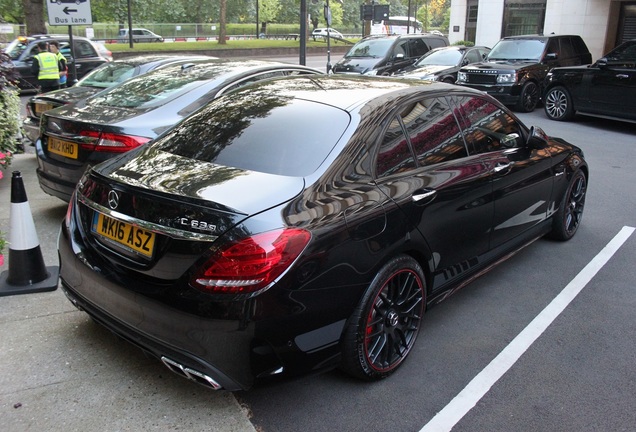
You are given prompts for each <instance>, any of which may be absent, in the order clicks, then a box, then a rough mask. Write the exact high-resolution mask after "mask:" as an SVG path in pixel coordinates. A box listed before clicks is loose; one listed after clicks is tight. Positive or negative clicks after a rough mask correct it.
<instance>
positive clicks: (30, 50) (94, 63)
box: [5, 35, 108, 90]
mask: <svg viewBox="0 0 636 432" xmlns="http://www.w3.org/2000/svg"><path fill="white" fill-rule="evenodd" d="M51 40H57V41H58V42H59V43H60V52H61V53H62V54H63V55H64V57H66V61H67V63H68V70H69V77H68V82H69V84H71V83H73V82H74V81H76V80H77V79H80V78H82V77H83V76H84V75H86V74H87V73H89V72H90V71H92V70H93V69H95V68H96V67H99V66H101V65H102V64H104V63H106V62H107V61H108V60H106V59H105V58H104V57H102V56H100V55H99V51H98V49H97V47H96V46H95V44H93V42H92V41H91V40H90V39H86V38H84V37H81V36H73V45H74V52H75V57H73V56H72V55H71V47H70V43H69V38H68V35H36V36H29V37H26V36H19V37H18V38H17V39H15V40H13V41H12V42H11V43H10V44H9V46H8V47H7V48H6V49H5V52H6V53H7V54H9V56H10V57H11V61H13V64H14V65H15V68H16V70H17V71H18V72H19V73H20V80H19V81H18V87H19V88H20V89H22V90H36V89H37V88H38V80H37V77H36V76H33V74H32V73H31V65H32V64H33V57H34V56H35V55H36V54H37V53H38V49H37V45H38V42H40V41H45V42H48V41H51ZM73 64H74V65H75V67H73ZM73 71H75V75H73Z"/></svg>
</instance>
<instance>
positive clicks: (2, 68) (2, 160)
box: [0, 53, 20, 178]
mask: <svg viewBox="0 0 636 432" xmlns="http://www.w3.org/2000/svg"><path fill="white" fill-rule="evenodd" d="M17 77H18V75H17V72H16V71H15V69H14V67H13V63H11V59H10V58H9V56H8V55H6V54H4V53H0V168H6V167H7V166H9V164H10V163H11V156H12V155H13V153H14V152H15V144H16V143H15V137H16V135H17V133H18V131H19V130H20V96H19V95H18V91H17V90H16V89H15V88H14V87H12V83H13V82H15V80H16V79H17ZM0 178H2V172H1V171H0Z"/></svg>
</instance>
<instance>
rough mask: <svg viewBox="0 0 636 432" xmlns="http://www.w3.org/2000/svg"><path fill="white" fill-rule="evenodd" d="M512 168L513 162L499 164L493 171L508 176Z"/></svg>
mask: <svg viewBox="0 0 636 432" xmlns="http://www.w3.org/2000/svg"><path fill="white" fill-rule="evenodd" d="M511 167H512V162H508V163H498V164H497V165H496V166H495V167H494V168H493V171H494V172H495V174H506V173H507V172H508V171H510V168H511Z"/></svg>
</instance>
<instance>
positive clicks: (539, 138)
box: [526, 126, 548, 149]
mask: <svg viewBox="0 0 636 432" xmlns="http://www.w3.org/2000/svg"><path fill="white" fill-rule="evenodd" d="M526 145H527V146H528V147H530V148H536V149H542V148H545V147H547V146H548V136H547V135H546V133H545V132H543V129H541V128H540V127H537V126H532V127H531V128H530V134H529V135H528V141H527V142H526Z"/></svg>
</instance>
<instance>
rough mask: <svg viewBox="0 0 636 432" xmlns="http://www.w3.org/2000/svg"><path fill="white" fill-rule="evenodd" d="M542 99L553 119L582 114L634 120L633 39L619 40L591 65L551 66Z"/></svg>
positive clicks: (635, 50) (635, 52)
mask: <svg viewBox="0 0 636 432" xmlns="http://www.w3.org/2000/svg"><path fill="white" fill-rule="evenodd" d="M543 100H544V104H543V106H544V109H545V113H546V115H547V116H548V118H550V119H552V120H571V119H572V118H573V117H574V115H575V114H581V115H587V116H595V117H609V118H613V119H616V120H625V121H632V122H634V121H636V40H630V41H627V42H624V43H622V44H621V45H619V46H617V47H616V48H614V49H613V50H612V51H610V52H609V53H607V54H606V55H605V57H602V58H600V59H598V60H597V61H596V63H594V64H592V65H589V66H578V67H563V68H555V69H552V71H550V73H548V77H547V83H546V90H545V95H544V97H543Z"/></svg>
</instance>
